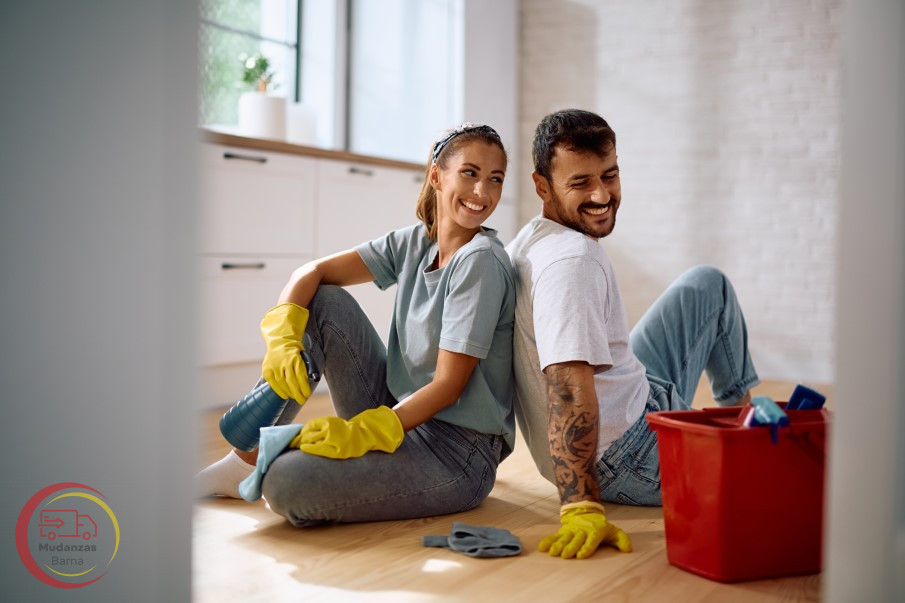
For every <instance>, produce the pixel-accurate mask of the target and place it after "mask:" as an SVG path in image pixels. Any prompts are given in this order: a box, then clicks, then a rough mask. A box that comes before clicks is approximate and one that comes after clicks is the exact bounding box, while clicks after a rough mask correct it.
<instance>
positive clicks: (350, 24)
mask: <svg viewBox="0 0 905 603" xmlns="http://www.w3.org/2000/svg"><path fill="white" fill-rule="evenodd" d="M456 11H461V1H460V0H201V30H200V36H199V39H200V53H199V54H200V63H201V75H200V80H201V90H200V93H201V98H200V109H199V120H200V123H201V124H203V125H207V126H213V127H217V128H222V129H225V130H229V129H231V128H235V126H237V125H238V99H239V95H240V94H241V93H242V92H243V91H246V90H249V89H250V86H248V85H245V84H243V83H242V61H241V59H240V57H241V56H243V55H247V56H251V55H254V54H256V53H262V54H263V55H264V56H266V57H267V58H268V59H269V60H270V62H271V67H272V68H273V69H274V70H275V77H274V83H275V85H276V89H275V91H274V94H276V95H278V96H285V97H286V98H287V99H288V100H289V101H295V102H300V103H302V104H303V105H304V106H305V108H306V109H307V110H308V111H309V112H310V113H311V114H313V115H314V116H315V119H316V122H317V123H316V130H317V133H316V136H317V145H318V146H321V147H323V148H328V149H338V150H344V151H352V152H355V153H361V154H364V155H373V156H377V157H388V158H393V159H402V160H407V161H413V162H416V163H422V162H424V161H425V160H426V157H427V153H428V146H429V144H430V141H431V140H433V139H434V138H435V137H436V136H437V135H438V134H439V133H440V132H441V131H442V130H443V129H444V128H448V127H451V126H452V125H454V123H453V122H454V121H456V116H457V115H460V114H461V113H462V107H461V94H459V95H458V96H457V95H456V93H455V90H456V84H455V83H454V78H453V76H452V74H454V73H458V72H459V71H460V70H461V69H460V68H459V67H457V66H456V64H455V61H456V60H457V59H456V57H458V56H459V55H460V54H461V53H460V52H457V51H456V48H457V43H456V39H457V38H456V35H457V34H456V27H461V23H460V22H461V15H458V14H457V12H456ZM457 24H459V25H457ZM459 88H461V86H459Z"/></svg>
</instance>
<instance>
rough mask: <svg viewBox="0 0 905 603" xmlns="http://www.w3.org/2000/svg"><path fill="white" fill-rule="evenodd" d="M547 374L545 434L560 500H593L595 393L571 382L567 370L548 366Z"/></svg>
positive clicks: (573, 376)
mask: <svg viewBox="0 0 905 603" xmlns="http://www.w3.org/2000/svg"><path fill="white" fill-rule="evenodd" d="M547 373H548V374H547V400H548V411H549V415H548V431H547V434H548V437H549V441H550V454H551V456H552V457H553V471H554V474H555V477H556V485H557V487H558V488H559V494H560V498H561V499H562V501H563V502H575V501H579V500H587V499H588V498H591V499H595V500H596V499H597V497H598V496H599V492H598V491H597V479H596V475H595V466H596V464H597V459H596V456H597V432H598V425H597V412H596V405H597V396H596V392H588V391H585V390H586V389H587V386H586V385H583V384H582V383H580V382H579V380H578V379H576V378H575V376H576V375H575V372H574V370H573V369H572V368H570V367H563V366H551V367H549V368H548V371H547ZM589 394H594V395H589ZM590 403H593V405H594V408H593V412H591V409H590V408H589V407H588V405H589V404H590Z"/></svg>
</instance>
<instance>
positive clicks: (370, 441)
mask: <svg viewBox="0 0 905 603" xmlns="http://www.w3.org/2000/svg"><path fill="white" fill-rule="evenodd" d="M404 437H405V431H404V430H403V429H402V423H401V422H400V421H399V417H398V416H397V415H396V413H395V412H393V409H392V408H390V407H389V406H378V407H377V408H371V409H368V410H366V411H364V412H362V413H359V414H357V415H355V416H354V417H352V418H351V419H349V420H348V421H346V420H345V419H340V418H339V417H320V418H318V419H312V420H310V421H308V422H307V423H305V426H304V427H302V431H301V433H299V435H297V436H295V439H293V440H292V441H291V442H290V443H289V446H290V447H292V448H300V449H301V450H302V452H307V453H309V454H316V455H317V456H325V457H327V458H331V459H349V458H355V457H359V456H362V455H363V454H365V453H367V452H370V451H371V450H381V451H383V452H395V450H396V449H397V448H399V445H400V444H402V439H403V438H404Z"/></svg>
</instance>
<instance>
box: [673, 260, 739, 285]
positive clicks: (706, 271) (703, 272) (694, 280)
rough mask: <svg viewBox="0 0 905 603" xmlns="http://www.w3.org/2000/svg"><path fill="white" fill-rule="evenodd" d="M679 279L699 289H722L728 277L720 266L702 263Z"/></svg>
mask: <svg viewBox="0 0 905 603" xmlns="http://www.w3.org/2000/svg"><path fill="white" fill-rule="evenodd" d="M679 281H680V282H682V283H686V284H687V285H690V286H693V287H694V288H696V289H699V290H703V291H710V290H714V289H722V288H723V287H724V286H725V285H726V282H727V281H728V278H727V277H726V275H725V274H723V272H722V271H721V270H720V269H719V268H715V267H713V266H707V265H705V264H701V265H699V266H695V267H694V268H689V269H688V270H687V271H686V272H685V273H684V274H683V275H682V276H680V277H679Z"/></svg>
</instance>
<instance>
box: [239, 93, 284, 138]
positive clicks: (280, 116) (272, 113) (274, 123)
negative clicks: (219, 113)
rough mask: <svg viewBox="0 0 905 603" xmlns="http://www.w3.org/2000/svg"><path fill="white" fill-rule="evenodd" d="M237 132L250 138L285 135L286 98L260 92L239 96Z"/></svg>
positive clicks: (280, 136)
mask: <svg viewBox="0 0 905 603" xmlns="http://www.w3.org/2000/svg"><path fill="white" fill-rule="evenodd" d="M239 132H240V133H241V134H242V135H243V136H249V137H251V138H272V139H275V140H284V139H285V137H286V99H285V98H283V97H281V96H268V95H267V94H264V93H262V92H244V93H242V95H241V96H239Z"/></svg>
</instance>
